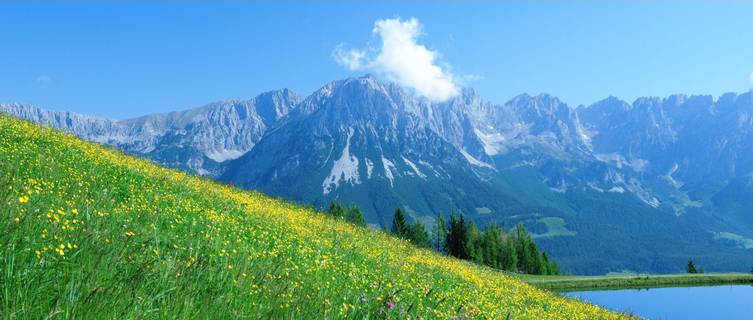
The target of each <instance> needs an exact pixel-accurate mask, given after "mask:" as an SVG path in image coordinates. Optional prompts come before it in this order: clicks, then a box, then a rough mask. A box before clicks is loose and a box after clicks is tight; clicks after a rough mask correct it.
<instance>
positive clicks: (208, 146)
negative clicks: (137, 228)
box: [0, 89, 301, 176]
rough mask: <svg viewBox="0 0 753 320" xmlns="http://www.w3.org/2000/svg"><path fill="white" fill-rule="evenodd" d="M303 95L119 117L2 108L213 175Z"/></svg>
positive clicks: (268, 95)
mask: <svg viewBox="0 0 753 320" xmlns="http://www.w3.org/2000/svg"><path fill="white" fill-rule="evenodd" d="M300 100H301V98H300V96H298V95H296V94H295V93H293V92H292V91H290V90H287V89H284V90H278V91H271V92H267V93H263V94H261V95H259V96H257V97H256V98H253V99H251V100H229V101H221V102H215V103H211V104H208V105H206V106H203V107H200V108H195V109H190V110H185V111H178V112H170V113H164V114H152V115H147V116H143V117H139V118H135V119H127V120H119V121H118V120H109V119H100V118H95V117H90V116H85V115H80V114H76V113H72V112H59V111H51V110H44V109H40V108H37V107H34V106H30V105H22V104H2V105H0V111H2V112H5V113H8V114H11V115H14V116H17V117H19V118H22V119H26V120H29V121H33V122H36V123H41V124H44V125H48V126H51V127H53V128H57V129H61V130H64V131H67V132H69V133H72V134H75V135H77V136H79V137H81V138H83V139H87V140H91V141H95V142H98V143H102V144H107V145H111V146H114V147H117V148H119V149H122V150H124V151H126V152H128V153H132V154H136V155H142V156H146V157H148V158H150V159H152V160H154V161H156V162H158V163H161V164H164V165H168V166H172V167H177V168H181V169H186V170H189V171H194V172H196V173H199V174H202V175H209V176H215V175H217V174H219V173H220V172H221V170H222V169H221V166H219V163H221V162H223V161H226V160H230V159H234V158H237V157H240V156H241V155H243V154H244V153H246V152H248V151H249V150H251V148H253V147H254V145H255V144H256V142H258V141H259V139H261V137H262V136H263V135H264V133H265V132H266V131H267V130H268V129H269V128H271V127H273V126H275V125H276V124H277V122H278V121H280V119H282V118H283V117H284V116H285V115H287V114H288V112H290V110H291V108H293V107H294V106H295V105H296V104H298V102H300Z"/></svg>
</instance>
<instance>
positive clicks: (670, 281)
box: [515, 273, 753, 291]
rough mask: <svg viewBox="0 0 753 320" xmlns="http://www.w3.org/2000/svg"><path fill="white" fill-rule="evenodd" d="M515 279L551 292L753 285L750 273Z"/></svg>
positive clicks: (531, 277) (527, 276) (523, 277)
mask: <svg viewBox="0 0 753 320" xmlns="http://www.w3.org/2000/svg"><path fill="white" fill-rule="evenodd" d="M515 277H517V278H518V279H520V280H522V281H524V282H526V283H528V284H530V285H532V286H534V287H537V288H540V289H546V290H551V291H587V290H610V289H614V290H618V289H634V288H658V287H687V286H706V285H725V284H753V274H750V273H697V274H664V275H651V274H636V275H610V276H532V275H515Z"/></svg>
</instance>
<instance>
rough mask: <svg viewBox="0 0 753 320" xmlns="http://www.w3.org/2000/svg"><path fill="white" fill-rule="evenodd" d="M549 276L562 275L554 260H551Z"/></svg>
mask: <svg viewBox="0 0 753 320" xmlns="http://www.w3.org/2000/svg"><path fill="white" fill-rule="evenodd" d="M549 274H551V275H555V276H556V275H559V274H560V269H559V267H558V266H557V262H555V261H554V260H549Z"/></svg>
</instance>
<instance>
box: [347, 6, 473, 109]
mask: <svg viewBox="0 0 753 320" xmlns="http://www.w3.org/2000/svg"><path fill="white" fill-rule="evenodd" d="M372 32H373V33H374V34H375V35H377V36H379V38H380V40H381V47H380V48H378V49H376V50H373V51H375V54H374V56H373V57H372V58H369V57H367V51H365V50H361V49H345V48H344V46H343V45H339V46H337V47H336V48H335V50H334V51H333V53H332V55H333V57H334V59H335V61H337V62H338V63H339V64H340V65H342V66H344V67H346V68H348V69H349V70H351V71H361V70H369V71H375V72H376V73H379V74H381V75H383V76H385V77H386V78H388V79H389V80H391V81H394V82H397V83H398V84H400V85H402V86H405V87H409V88H413V89H414V90H415V91H416V92H417V93H418V94H420V95H422V96H425V97H427V98H428V99H430V100H433V101H444V100H447V99H449V98H451V97H454V96H456V95H458V93H459V92H460V90H459V89H458V85H457V80H456V79H455V77H454V76H453V75H452V74H451V73H450V72H448V71H447V70H444V69H442V67H440V66H438V65H437V57H438V53H437V52H436V51H432V50H430V49H428V48H426V46H424V45H421V44H419V43H417V42H416V39H417V38H418V37H419V36H420V35H421V34H422V33H421V24H420V23H419V22H418V20H417V19H416V18H411V19H409V20H405V21H401V20H400V19H384V20H378V21H377V22H376V23H374V29H373V30H372Z"/></svg>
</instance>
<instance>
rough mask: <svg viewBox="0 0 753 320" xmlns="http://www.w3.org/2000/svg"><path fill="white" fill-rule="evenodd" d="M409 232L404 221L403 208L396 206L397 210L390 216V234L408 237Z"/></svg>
mask: <svg viewBox="0 0 753 320" xmlns="http://www.w3.org/2000/svg"><path fill="white" fill-rule="evenodd" d="M409 232H410V230H409V226H408V224H407V223H406V222H405V214H403V209H400V208H397V210H395V216H394V217H393V218H392V234H394V235H396V236H398V237H400V238H403V239H408V237H409V235H410V234H409Z"/></svg>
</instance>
